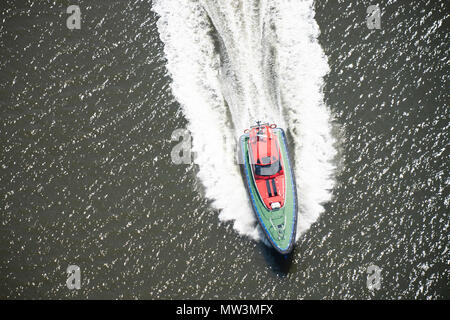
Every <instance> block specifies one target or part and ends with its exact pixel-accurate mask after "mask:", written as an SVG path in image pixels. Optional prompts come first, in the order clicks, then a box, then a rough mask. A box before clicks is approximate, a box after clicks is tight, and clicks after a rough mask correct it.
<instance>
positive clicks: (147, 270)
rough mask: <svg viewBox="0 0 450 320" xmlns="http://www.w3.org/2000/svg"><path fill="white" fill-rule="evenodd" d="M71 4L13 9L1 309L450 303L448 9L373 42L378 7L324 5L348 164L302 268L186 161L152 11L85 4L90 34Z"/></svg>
mask: <svg viewBox="0 0 450 320" xmlns="http://www.w3.org/2000/svg"><path fill="white" fill-rule="evenodd" d="M70 4H72V3H70V2H69V1H58V2H53V1H2V4H1V5H0V8H1V13H0V44H1V46H0V75H1V78H0V105H1V120H2V121H1V127H0V128H1V129H0V139H1V140H0V141H1V153H0V172H1V178H0V179H1V180H0V198H1V202H0V208H1V227H0V228H1V229H0V257H1V262H0V277H1V281H0V298H3V299H5V298H15V299H16V298H19V299H28V298H33V299H65V298H78V299H85V298H90V299H94V298H99V299H116V298H119V299H120V298H125V299H134V298H138V299H173V298H182V299H191V298H193V299H199V298H204V299H215V298H220V299H228V298H232V299H241V298H242V299H250V298H252V299H261V298H263V299H265V298H270V299H311V298H319V299H321V298H325V299H369V298H377V299H396V298H400V299H414V298H415V299H448V298H449V296H450V295H449V261H450V255H449V248H448V243H449V230H448V227H449V216H448V212H449V210H448V206H449V195H448V194H449V192H448V184H449V172H448V165H447V164H448V158H449V152H448V148H449V129H450V125H449V109H448V108H449V106H448V87H449V86H448V67H447V66H448V43H449V39H448V16H449V14H448V12H449V8H448V4H446V3H445V2H439V1H431V0H430V1H427V2H425V1H424V2H422V1H411V2H409V1H408V2H406V1H384V2H382V3H380V8H381V11H382V21H381V24H382V25H381V29H380V30H369V29H368V28H367V26H366V23H365V18H366V9H367V6H369V5H370V4H372V3H370V2H369V1H339V2H338V1H328V2H326V1H315V2H314V7H315V20H316V22H317V24H318V26H319V28H320V32H321V35H320V37H319V38H318V41H319V43H320V45H321V47H322V49H323V51H324V53H325V55H326V57H327V59H328V64H329V71H328V73H327V74H326V76H325V77H324V82H323V98H324V101H325V104H326V105H327V106H328V108H329V109H330V110H331V113H332V114H333V117H334V120H333V123H334V124H335V125H334V128H335V130H334V131H333V135H334V136H335V137H336V141H337V143H336V148H337V151H338V153H337V154H338V156H337V163H338V165H337V169H336V173H335V181H336V184H335V186H334V188H332V190H331V192H332V195H333V197H332V198H331V200H330V201H328V202H327V203H324V204H323V205H324V208H325V210H324V212H323V213H322V214H321V215H320V217H318V219H317V220H316V221H315V222H314V223H312V224H311V226H310V227H308V228H307V230H305V231H304V233H303V234H302V235H301V236H300V238H299V240H298V242H297V247H296V250H295V252H294V254H293V257H292V259H291V261H290V260H283V259H280V258H279V257H277V256H276V255H275V254H274V252H273V251H272V250H271V249H269V248H268V247H267V246H266V245H265V244H263V243H262V242H261V241H255V240H253V239H252V238H251V237H248V236H245V235H241V234H239V233H238V232H236V230H235V228H234V227H233V223H232V222H230V221H228V222H223V221H221V219H220V218H219V210H217V209H214V208H215V207H214V206H213V205H212V203H211V202H212V201H211V199H210V198H208V197H207V196H206V195H205V193H206V192H205V188H204V186H203V184H202V182H201V181H200V180H199V178H198V176H197V173H198V171H199V168H198V166H197V165H193V164H191V165H174V164H173V163H172V160H171V156H170V154H171V150H172V148H173V147H174V145H175V144H176V143H175V142H173V141H171V135H172V132H173V131H174V130H175V129H177V128H184V127H185V126H186V125H187V123H188V121H187V120H186V118H185V117H184V113H183V112H182V108H181V107H180V103H179V102H178V101H177V99H176V98H175V97H174V96H173V94H172V91H171V88H170V84H171V82H172V79H171V76H170V74H169V73H168V72H167V69H166V64H167V61H166V57H165V54H164V51H163V49H164V44H163V42H161V40H160V34H159V32H158V28H157V25H156V22H157V18H158V16H157V14H156V13H155V12H153V11H152V10H151V9H152V3H151V2H150V1H130V2H127V1H109V0H108V1H107V0H104V1H78V5H79V6H80V9H81V19H82V20H81V23H82V24H81V29H80V30H68V28H67V27H66V19H67V17H68V16H69V15H68V14H67V13H66V8H67V7H68V6H69V5H70ZM205 28H207V26H205ZM288 129H289V128H288ZM299 183H302V182H299ZM371 264H374V265H377V266H378V267H379V268H381V277H382V280H381V288H380V289H379V290H375V291H371V290H369V289H368V288H367V275H368V274H367V268H368V266H370V265H371ZM69 265H78V266H79V267H80V269H81V289H80V290H72V291H71V290H69V289H68V288H67V287H66V279H67V274H66V268H67V267H68V266H69Z"/></svg>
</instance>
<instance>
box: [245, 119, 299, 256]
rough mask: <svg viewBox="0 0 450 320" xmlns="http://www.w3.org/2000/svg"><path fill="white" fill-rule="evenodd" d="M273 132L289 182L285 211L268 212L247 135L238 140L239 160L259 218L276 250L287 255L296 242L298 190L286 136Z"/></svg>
mask: <svg viewBox="0 0 450 320" xmlns="http://www.w3.org/2000/svg"><path fill="white" fill-rule="evenodd" d="M273 132H274V134H275V136H276V137H277V138H278V142H279V146H280V150H281V155H282V161H283V167H284V171H285V179H286V198H285V204H284V206H283V207H282V208H280V209H276V210H268V209H267V208H266V206H265V205H264V203H263V202H262V200H261V198H260V196H259V193H258V190H257V188H256V184H255V181H254V180H253V175H252V171H251V166H250V161H249V155H248V139H249V134H244V135H242V136H241V137H240V139H239V140H240V141H239V146H240V151H239V160H240V164H241V171H242V176H243V178H244V182H245V185H246V188H247V191H248V193H249V196H250V202H251V204H252V208H253V211H254V212H255V215H256V218H257V219H258V222H259V224H260V225H261V228H262V230H263V231H264V233H265V235H266V237H267V239H268V240H269V241H270V243H271V244H272V246H273V247H274V248H275V250H277V251H278V252H279V253H281V254H283V255H284V254H288V253H290V252H291V251H292V249H293V247H294V243H295V234H296V230H297V189H296V185H295V177H294V174H293V169H292V166H291V159H290V156H289V152H288V149H287V144H286V135H285V133H284V131H283V129H280V128H276V129H273Z"/></svg>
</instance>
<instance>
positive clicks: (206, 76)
mask: <svg viewBox="0 0 450 320" xmlns="http://www.w3.org/2000/svg"><path fill="white" fill-rule="evenodd" d="M153 10H154V11H155V12H156V13H157V14H158V15H159V20H158V30H159V33H160V37H161V39H162V41H163V43H164V51H165V55H166V58H167V69H168V71H169V73H170V75H171V77H172V91H173V94H174V96H175V97H176V99H177V100H178V102H179V103H180V105H181V106H182V110H183V113H184V115H185V117H186V118H187V120H188V122H189V124H188V128H187V129H188V130H189V131H190V132H191V134H192V137H193V150H192V151H193V152H195V153H196V155H197V157H196V160H195V161H196V163H197V164H198V165H199V173H198V177H199V179H200V181H201V182H202V184H203V185H204V186H205V190H206V191H205V192H206V196H207V197H208V198H209V199H211V200H212V201H213V206H214V207H215V208H217V209H219V210H220V215H219V218H220V219H221V220H224V221H225V220H233V221H234V228H235V229H236V230H237V231H238V232H239V233H240V234H244V235H247V236H250V237H252V238H253V239H261V232H260V230H259V227H258V226H257V224H256V218H255V217H254V214H253V212H252V210H251V207H250V204H249V200H248V196H247V193H246V190H245V187H244V184H243V181H242V178H241V176H240V172H239V167H238V165H237V164H236V157H235V155H236V142H237V138H238V137H239V136H240V135H241V134H242V131H243V130H244V129H245V128H248V127H249V126H250V125H253V124H254V122H255V121H256V120H262V121H267V122H270V123H277V124H278V126H279V127H283V128H284V129H285V130H286V132H287V133H289V134H290V135H291V136H292V138H293V143H294V144H293V145H291V146H290V147H291V153H292V156H293V158H294V159H295V175H296V181H297V191H298V200H299V219H298V230H297V231H298V232H297V237H299V236H300V235H301V234H302V233H303V232H305V231H306V230H307V229H308V228H309V227H310V225H311V224H312V223H313V222H315V221H316V220H317V218H318V217H319V216H320V214H321V213H322V212H323V210H324V208H323V203H325V202H327V201H329V200H330V199H331V196H332V193H331V190H332V188H333V186H334V178H333V174H334V171H335V167H334V165H333V164H332V162H331V161H332V159H333V157H334V156H335V154H336V150H335V149H334V147H333V144H334V139H333V137H332V135H331V114H330V111H329V110H328V108H327V107H326V106H325V105H324V103H323V95H322V91H321V88H322V85H323V76H324V75H325V74H326V73H327V72H328V64H327V60H326V57H325V56H324V53H323V51H322V48H321V47H320V45H319V44H318V42H317V36H318V35H319V29H318V26H317V24H316V22H315V20H314V8H313V1H289V0H278V1H276V0H157V1H156V2H155V3H154V6H153Z"/></svg>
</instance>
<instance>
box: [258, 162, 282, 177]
mask: <svg viewBox="0 0 450 320" xmlns="http://www.w3.org/2000/svg"><path fill="white" fill-rule="evenodd" d="M280 170H281V163H280V160H277V161H275V162H273V163H271V164H269V165H265V166H262V165H259V164H256V165H255V174H256V175H258V176H273V175H274V174H276V173H277V172H279V171H280Z"/></svg>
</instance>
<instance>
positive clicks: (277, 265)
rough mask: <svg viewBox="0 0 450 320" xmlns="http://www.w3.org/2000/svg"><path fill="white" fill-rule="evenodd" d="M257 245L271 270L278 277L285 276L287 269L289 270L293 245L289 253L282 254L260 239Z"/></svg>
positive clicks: (293, 252) (293, 251)
mask: <svg viewBox="0 0 450 320" xmlns="http://www.w3.org/2000/svg"><path fill="white" fill-rule="evenodd" d="M258 246H259V248H260V250H261V253H262V255H263V256H264V258H265V259H266V261H267V264H268V265H269V266H270V268H271V269H272V271H273V272H274V273H275V274H276V275H278V276H279V277H282V278H284V277H286V276H287V275H288V273H289V271H291V266H292V257H293V256H294V254H295V247H294V249H293V250H292V252H291V253H290V254H288V255H282V254H280V253H278V251H276V250H275V249H274V248H272V247H269V246H267V245H265V244H264V243H262V242H261V241H260V242H259V244H258Z"/></svg>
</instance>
